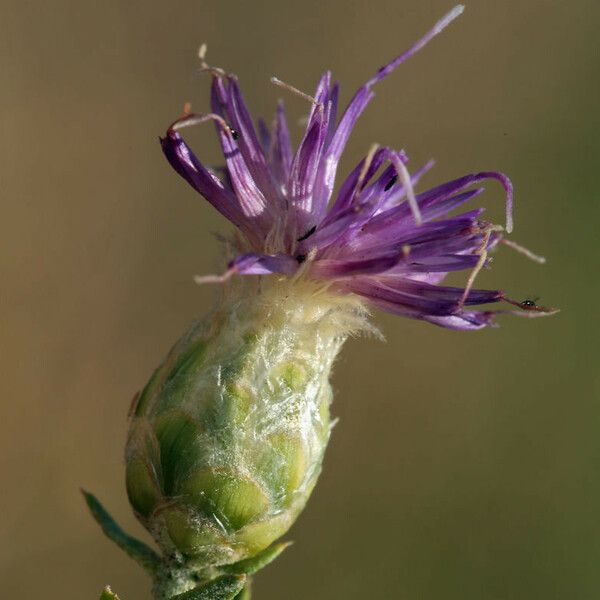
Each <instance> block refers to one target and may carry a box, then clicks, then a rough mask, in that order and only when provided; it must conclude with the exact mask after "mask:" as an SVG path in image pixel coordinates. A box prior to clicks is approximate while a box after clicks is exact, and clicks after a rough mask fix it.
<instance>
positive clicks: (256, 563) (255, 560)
mask: <svg viewBox="0 0 600 600" xmlns="http://www.w3.org/2000/svg"><path fill="white" fill-rule="evenodd" d="M291 545H292V542H280V543H278V544H272V545H271V546H269V547H268V548H266V549H265V550H263V551H262V552H259V553H258V554H257V555H256V556H253V557H252V558H246V559H245V560H241V561H240V562H236V563H233V564H232V565H225V566H224V567H221V570H222V571H223V572H225V573H232V574H242V573H243V574H246V575H253V574H254V573H256V572H257V571H259V570H260V569H262V568H263V567H266V566H267V565H268V564H269V563H270V562H271V561H273V560H275V559H276V558H277V557H278V556H279V555H280V554H281V553H282V552H283V551H284V550H285V549H286V548H287V547H288V546H291Z"/></svg>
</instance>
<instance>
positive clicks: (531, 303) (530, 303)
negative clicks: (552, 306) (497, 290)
mask: <svg viewBox="0 0 600 600" xmlns="http://www.w3.org/2000/svg"><path fill="white" fill-rule="evenodd" d="M521 308H524V309H531V308H537V304H536V303H535V300H523V302H521Z"/></svg>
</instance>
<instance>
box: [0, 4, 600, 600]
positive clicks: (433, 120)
mask: <svg viewBox="0 0 600 600" xmlns="http://www.w3.org/2000/svg"><path fill="white" fill-rule="evenodd" d="M449 8H450V5H449V4H448V3H447V2H442V1H441V0H430V1H429V0H428V1H421V2H417V1H413V2H408V1H406V2H398V1H393V0H385V1H378V2H344V1H342V0H337V1H334V2H316V1H313V0H310V1H307V2H302V3H300V2H298V3H292V2H274V1H268V2H232V1H229V2H218V1H215V0H207V1H199V0H196V1H191V0H182V1H180V2H172V3H167V2H158V1H150V2H140V1H138V0H134V1H129V2H126V1H117V0H106V1H104V2H98V3H93V2H84V3H82V2H75V1H68V0H58V1H56V2H49V3H41V2H23V1H19V2H16V1H7V0H4V1H3V2H2V4H1V6H0V15H1V21H0V22H1V23H2V34H1V35H0V49H1V51H0V65H1V68H0V73H1V75H0V77H1V78H2V95H1V99H0V104H1V111H0V118H1V127H2V140H3V143H2V145H1V148H0V152H1V153H2V158H1V162H0V165H1V167H0V173H1V175H0V177H1V190H2V219H1V221H0V223H1V225H0V227H1V229H2V231H1V239H2V248H3V250H2V253H1V256H0V261H1V263H0V264H1V268H2V294H1V298H2V300H1V302H2V313H1V314H2V322H3V323H2V345H1V349H2V359H1V364H2V367H3V368H2V372H3V376H2V388H3V389H2V403H1V406H0V417H1V421H2V425H3V427H2V432H3V433H2V435H1V436H0V450H1V452H0V457H1V458H0V461H1V468H2V491H1V492H0V503H1V508H2V518H1V519H0V540H1V542H0V565H1V571H0V581H1V582H2V593H1V595H2V597H5V598H41V597H43V598H45V599H46V600H50V599H52V598H56V599H57V600H58V599H59V598H60V599H61V600H63V599H71V598H72V599H74V600H75V599H77V600H83V599H92V598H97V597H98V595H99V593H100V590H101V589H102V587H103V586H104V585H105V584H107V583H108V584H110V585H111V586H112V589H113V590H115V591H116V592H117V593H118V594H119V597H120V598H122V600H143V599H145V598H148V597H149V582H148V581H147V580H146V579H145V576H144V574H143V573H142V572H141V570H140V569H139V568H138V567H137V566H136V565H135V564H134V563H133V562H130V561H129V559H127V557H125V556H124V555H122V554H121V553H120V551H119V550H118V549H116V548H115V547H112V546H111V544H110V543H109V542H108V541H106V540H105V539H104V538H103V537H102V535H101V533H100V531H99V529H98V528H97V526H96V525H95V524H94V523H93V522H92V519H91V518H90V516H89V515H88V514H87V513H86V510H85V507H84V503H83V501H82V498H81V496H80V494H79V486H84V487H86V488H89V489H92V490H93V491H94V492H96V493H97V494H98V495H99V497H100V498H101V499H102V500H103V502H105V504H106V505H107V507H109V508H110V509H111V510H112V511H113V514H114V515H115V517H116V518H117V519H118V520H119V521H120V522H121V523H122V524H123V525H124V526H125V527H126V528H127V529H129V530H131V531H132V532H135V533H136V534H138V535H140V536H142V537H144V539H147V538H146V537H145V534H144V532H143V531H142V529H141V527H140V526H139V525H138V524H137V523H136V521H135V519H134V517H133V516H132V514H131V512H130V509H129V507H128V504H127V500H126V497H125V492H124V487H123V481H122V480H123V464H122V451H123V446H124V442H125V435H126V414H127V409H128V407H129V401H130V399H131V397H132V396H133V394H134V393H135V392H136V391H137V390H138V389H139V388H140V387H141V386H142V385H143V384H144V382H145V380H146V379H147V377H148V376H149V374H150V373H151V371H152V369H153V367H154V366H155V365H156V364H157V363H158V362H159V361H160V360H161V358H162V356H163V355H164V354H165V352H166V351H167V349H168V348H169V346H170V344H171V343H172V342H173V341H174V340H175V339H176V338H177V337H178V336H179V334H180V333H181V332H182V331H183V329H184V328H185V326H186V325H187V324H188V323H189V322H190V321H191V320H192V319H194V318H195V317H196V316H199V315H202V314H203V313H204V312H205V311H206V310H207V309H208V308H209V306H210V304H211V301H212V296H213V290H211V289H210V288H209V287H198V286H195V285H194V284H193V282H192V275H194V274H196V273H213V272H215V271H216V270H218V269H219V268H220V263H219V254H218V252H219V245H218V243H217V242H216V241H215V239H214V238H213V237H212V236H211V235H210V232H212V231H220V232H225V231H227V230H228V228H227V225H226V224H225V222H224V220H223V219H221V218H220V217H219V216H218V215H217V214H216V213H215V212H213V210H212V209H211V208H210V207H209V206H208V204H207V203H205V202H204V201H203V200H202V199H201V198H200V197H199V196H197V195H196V194H194V192H193V191H192V190H191V189H190V188H189V187H188V186H187V185H186V184H185V183H184V182H183V181H182V180H181V179H180V178H179V177H178V176H177V175H176V174H175V173H174V172H172V171H171V170H170V168H169V166H168V165H167V164H166V161H165V160H164V159H163V157H162V155H161V152H160V149H159V146H158V143H157V136H158V135H159V134H161V133H163V132H164V130H165V128H166V126H167V125H168V124H169V123H170V122H171V121H172V120H173V119H174V118H176V117H177V116H178V115H179V114H180V112H181V109H182V107H183V103H184V102H185V101H191V102H192V104H193V107H194V108H195V109H197V110H206V109H207V108H208V87H209V82H208V80H207V78H206V76H203V75H199V74H198V73H197V66H198V64H197V61H196V59H195V53H196V49H197V47H198V45H199V44H200V42H202V41H206V42H207V43H208V48H209V54H208V58H209V60H210V61H212V62H213V63H216V64H218V65H222V66H223V67H225V68H227V69H229V70H231V71H234V72H236V73H237V74H238V75H239V77H240V81H241V84H242V86H243V89H244V91H245V94H246V97H247V100H248V102H249V104H250V105H251V107H252V109H253V112H254V114H263V115H265V116H269V117H270V115H271V111H272V109H273V107H274V104H275V101H276V99H277V98H278V97H280V96H281V95H282V93H283V94H284V95H285V92H282V90H280V89H277V88H274V87H273V86H272V85H270V84H269V82H268V79H269V76H271V75H277V76H278V77H280V78H282V79H284V80H286V81H289V82H290V83H292V84H294V85H295V86H297V87H299V88H300V89H303V90H307V91H309V92H310V91H311V90H312V88H313V87H314V85H315V83H316V81H317V78H318V76H319V74H320V73H321V72H322V71H323V70H324V69H326V68H330V69H332V70H333V72H334V74H335V76H336V77H337V78H338V79H339V80H340V81H341V82H342V98H343V99H344V100H345V101H347V100H348V99H349V97H350V95H351V93H353V91H354V89H355V88H356V87H357V86H358V85H359V84H360V83H361V82H363V81H364V80H366V79H367V78H368V77H370V76H371V74H372V73H373V72H374V71H375V69H376V68H377V67H379V66H380V64H382V63H383V62H385V61H387V60H388V59H389V58H391V57H392V56H394V55H395V54H396V53H398V52H399V51H401V50H402V49H404V48H405V47H406V46H407V45H408V44H409V43H410V42H412V41H413V40H415V39H416V38H417V37H418V36H420V35H421V34H422V33H423V32H424V31H425V30H426V29H427V28H429V26H430V25H431V24H432V23H433V22H434V21H435V20H436V19H437V18H438V17H439V16H441V15H442V14H443V13H444V12H445V11H446V10H447V9H449ZM599 18H600V10H599V9H598V7H597V3H595V2H592V1H583V0H576V1H574V2H558V1H542V0H535V1H534V0H529V1H526V2H517V1H515V0H510V1H507V2H491V1H475V2H471V3H470V4H469V5H468V6H467V10H466V13H465V15H464V16H463V17H462V18H461V19H459V21H458V22H456V23H455V24H453V25H452V27H451V28H450V29H449V30H448V31H447V32H446V33H444V35H443V36H441V37H440V38H438V39H436V40H435V41H434V42H433V43H432V44H431V45H430V46H428V47H427V48H426V49H425V50H424V51H423V52H421V53H420V54H419V55H418V56H416V57H415V58H414V59H412V60H411V61H410V62H409V63H408V64H406V65H405V66H403V67H402V68H401V69H400V70H399V71H398V72H397V73H395V74H394V75H393V76H392V77H391V78H389V79H388V80H386V81H385V82H383V83H382V84H381V85H379V86H378V87H377V89H376V92H377V98H376V99H375V101H374V102H373V103H372V105H371V106H370V107H369V108H368V109H367V111H366V114H365V115H364V117H363V119H362V121H361V123H360V125H359V126H358V128H357V130H356V131H355V133H354V135H353V137H352V139H351V144H350V150H349V152H348V154H347V159H346V161H345V162H344V165H345V170H347V168H348V167H349V166H350V165H351V164H353V163H354V162H355V161H356V160H357V159H358V158H359V156H360V155H362V154H364V153H365V152H366V150H367V149H368V147H369V145H370V143H371V142H373V141H377V142H380V143H383V144H390V145H393V146H395V147H404V148H406V150H407V151H408V153H409V154H410V156H411V157H412V163H411V164H414V165H419V164H421V163H422V162H424V161H425V160H426V159H428V158H429V157H431V156H433V157H435V158H436V159H437V160H438V166H437V168H436V169H435V170H434V171H433V172H432V173H431V175H429V176H428V179H427V181H426V182H425V184H435V183H439V182H442V181H443V180H445V179H448V178H451V177H454V176H459V175H462V174H464V173H467V172H471V171H477V170H488V169H501V170H504V171H506V172H507V173H508V174H509V175H510V176H511V177H512V179H513V182H514V184H515V189H516V195H515V201H516V214H515V217H516V227H515V231H514V235H513V239H515V240H517V241H519V242H521V243H523V244H525V245H527V246H528V247H530V248H531V249H533V250H535V251H536V252H540V253H542V254H544V255H546V256H547V257H548V264H547V265H546V266H544V267H540V266H538V265H535V264H533V263H530V262H528V261H527V260H526V259H525V258H523V257H522V256H520V255H518V254H515V253H513V252H511V251H510V250H508V249H502V250H501V251H500V252H499V253H498V254H497V257H496V260H495V262H494V268H493V269H492V270H491V271H490V272H486V273H484V274H483V275H482V276H481V280H480V281H479V283H480V284H481V285H487V286H490V287H500V288H502V289H505V290H507V292H509V293H510V294H512V295H513V296H514V297H516V298H517V299H524V298H527V297H535V296H541V299H540V303H541V304H545V305H552V306H559V307H561V308H562V312H561V313H560V314H559V315H558V316H556V317H552V318H549V319H536V320H531V321H529V320H525V319H517V318H510V317H505V318H503V319H502V321H501V324H502V327H501V328H500V329H497V330H489V331H484V332H480V333H462V334H461V333H456V332H450V331H444V330H442V329H437V328H435V327H433V326H428V325H426V324H421V323H415V322H410V321H406V320H401V319H398V318H393V317H389V316H383V315H378V316H377V317H376V319H377V322H378V323H379V324H380V326H381V328H382V330H383V331H384V332H385V335H386V337H387V343H381V342H378V341H376V340H372V339H366V340H365V339H361V340H353V341H351V342H350V343H349V344H348V345H347V347H346V349H345V350H344V353H343V357H342V359H341V360H340V361H339V363H338V365H337V369H336V373H335V387H336V399H335V405H334V413H335V414H336V415H338V416H339V417H340V423H339V425H338V426H337V427H336V428H335V430H334V435H333V438H332V442H331V445H330V448H329V451H328V456H327V457H326V463H325V470H324V473H323V476H322V479H321V481H320V484H319V485H318V486H317V489H316V491H315V493H314V496H313V498H312V500H311V502H310V503H309V506H308V508H307V510H306V511H305V513H304V515H303V516H302V517H301V518H300V520H299V521H298V523H297V524H296V526H295V527H294V529H293V530H292V532H291V533H290V535H289V536H288V537H289V538H291V539H294V540H295V541H296V544H295V545H294V546H293V547H292V548H291V549H289V550H288V551H287V552H286V553H285V554H284V555H283V556H282V557H281V558H280V559H279V560H278V561H277V563H275V564H274V565H273V566H271V567H269V568H268V569H267V570H265V572H264V573H261V574H260V575H259V576H258V578H257V581H256V585H255V592H256V597H257V599H259V600H279V599H282V598H285V599H286V600H305V599H307V598H310V599H311V600H321V599H323V600H324V599H332V598H336V599H337V598H340V599H342V598H343V599H344V600H351V599H356V600H359V599H361V600H362V599H367V598H368V599H369V600H379V599H381V600H383V599H388V598H394V599H396V598H397V599H399V600H513V599H514V600H521V599H524V598H527V599H530V600H537V599H540V600H542V599H543V600H565V599H567V598H569V599H576V600H588V599H589V600H592V599H595V598H598V597H599V596H600V518H599V514H600V441H599V440H600V436H599V435H598V433H599V431H600V405H599V399H600V398H599V394H598V392H599V389H598V387H599V386H598V329H597V321H598V317H597V307H596V306H597V302H598V299H599V297H600V296H599V294H600V291H599V289H598V283H597V280H598V274H597V272H598V249H597V248H598V246H597V244H598V234H597V227H598V225H597V224H598V217H599V214H598V205H599V199H598V178H597V173H598V166H597V164H598V150H599V149H600V142H599V141H598V134H599V133H600V117H599V112H598V96H599V94H598V92H599V91H600V83H599V77H598V75H599V73H600V54H599V48H598V38H597V23H598V19H599ZM286 102H287V106H288V109H289V111H290V113H291V115H292V116H293V117H294V119H295V118H296V117H298V118H299V117H301V116H302V114H303V113H304V112H305V111H306V109H307V106H306V104H305V103H303V101H302V100H300V99H298V98H295V97H289V98H288V97H286ZM299 132H300V129H299V128H297V129H296V130H295V135H296V137H298V136H299ZM188 137H189V140H190V143H191V144H192V145H193V147H194V148H195V149H196V150H197V151H198V154H199V155H200V156H201V157H202V158H203V159H205V160H206V161H207V162H209V163H211V162H213V163H216V162H218V161H219V155H218V152H217V146H216V143H215V142H214V140H213V131H212V128H210V127H205V128H204V129H202V128H199V129H197V130H196V131H193V132H192V131H191V132H190V133H189V136H188ZM488 187H489V191H488V192H487V193H486V194H485V195H484V196H482V197H480V198H481V199H482V201H483V202H485V204H486V206H489V212H490V214H491V215H492V216H493V217H494V219H496V220H498V221H501V220H502V218H503V217H502V214H503V209H502V194H501V191H500V189H499V186H498V185H497V184H495V183H493V182H492V183H490V184H489V186H488Z"/></svg>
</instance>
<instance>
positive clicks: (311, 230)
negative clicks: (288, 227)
mask: <svg viewBox="0 0 600 600" xmlns="http://www.w3.org/2000/svg"><path fill="white" fill-rule="evenodd" d="M316 230H317V226H316V225H313V226H312V227H311V228H310V229H309V230H308V231H307V232H306V233H305V234H304V235H302V236H300V237H299V238H298V239H297V240H296V241H298V242H302V241H304V240H305V239H306V238H309V237H310V236H311V235H312V234H313V233H314V232H315V231H316Z"/></svg>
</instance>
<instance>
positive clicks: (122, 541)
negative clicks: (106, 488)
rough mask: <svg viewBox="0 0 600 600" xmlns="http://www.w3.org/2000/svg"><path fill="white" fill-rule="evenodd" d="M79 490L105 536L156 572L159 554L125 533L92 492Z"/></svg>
mask: <svg viewBox="0 0 600 600" xmlns="http://www.w3.org/2000/svg"><path fill="white" fill-rule="evenodd" d="M81 491H82V493H83V496H84V498H85V501H86V503H87V505H88V508H89V509H90V511H91V513H92V516H93V517H94V519H96V522H97V523H98V524H99V525H100V527H101V528H102V531H103V532H104V534H105V535H106V537H108V539H110V540H112V541H113V542H114V543H115V544H117V546H119V548H121V549H122V550H124V551H125V552H126V553H127V554H128V555H129V556H130V557H131V558H133V560H135V561H136V562H137V563H138V564H140V565H141V566H142V567H144V569H146V570H147V571H150V572H151V573H154V572H156V570H157V569H158V568H159V567H160V564H161V559H160V556H159V555H158V554H157V553H156V552H155V551H154V550H152V548H150V547H149V546H147V545H146V544H144V542H141V541H140V540H138V539H136V538H134V537H132V536H130V535H129V534H127V533H125V532H124V531H123V530H122V529H121V528H120V527H119V526H118V525H117V523H116V522H115V521H114V519H113V518H112V517H111V516H110V515H109V514H108V512H107V511H106V509H105V508H104V507H103V506H102V504H100V502H99V500H98V499H97V498H96V497H95V496H94V495H93V494H90V493H89V492H86V491H85V490H81ZM108 598H110V596H108ZM103 600H104V599H103Z"/></svg>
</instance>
